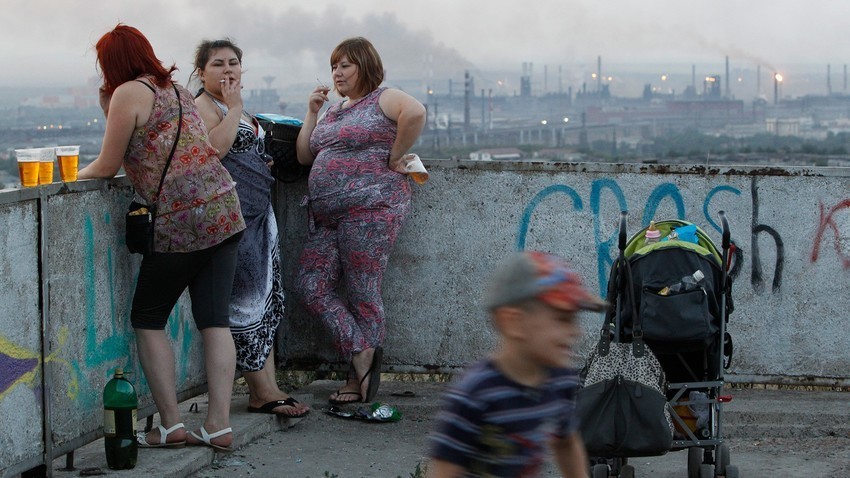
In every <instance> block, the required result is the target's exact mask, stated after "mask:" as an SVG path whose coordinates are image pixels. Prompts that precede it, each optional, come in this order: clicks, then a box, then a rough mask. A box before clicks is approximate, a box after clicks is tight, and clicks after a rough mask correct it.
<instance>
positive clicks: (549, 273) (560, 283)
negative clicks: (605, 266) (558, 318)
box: [484, 251, 607, 312]
mask: <svg viewBox="0 0 850 478" xmlns="http://www.w3.org/2000/svg"><path fill="white" fill-rule="evenodd" d="M526 299H537V300H540V301H542V302H544V303H546V304H548V305H550V306H551V307H554V308H556V309H559V310H565V311H569V312H577V311H579V310H594V311H600V310H605V309H606V308H607V303H606V302H605V301H604V300H602V299H601V298H600V297H598V296H596V295H595V294H593V293H591V292H590V291H588V290H587V289H585V288H584V286H583V285H582V284H581V278H579V276H578V274H577V273H576V271H574V270H573V269H572V268H571V267H570V266H569V265H568V264H567V262H566V261H565V260H564V259H562V258H561V257H558V256H556V255H554V254H548V253H545V252H538V251H524V252H519V253H516V254H514V255H512V256H511V257H509V258H508V259H507V260H506V261H505V262H504V263H502V265H500V266H499V268H498V269H496V272H495V273H494V275H493V278H492V280H491V281H490V286H489V287H488V289H487V292H486V294H485V296H484V306H485V307H486V308H487V310H493V309H495V308H497V307H502V306H505V305H511V304H516V303H518V302H521V301H523V300H526Z"/></svg>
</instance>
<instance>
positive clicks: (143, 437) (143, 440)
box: [136, 423, 186, 448]
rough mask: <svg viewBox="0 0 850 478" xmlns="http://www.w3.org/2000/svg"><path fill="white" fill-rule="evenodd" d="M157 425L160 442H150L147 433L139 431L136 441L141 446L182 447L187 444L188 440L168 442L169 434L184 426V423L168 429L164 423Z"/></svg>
mask: <svg viewBox="0 0 850 478" xmlns="http://www.w3.org/2000/svg"><path fill="white" fill-rule="evenodd" d="M156 427H157V428H158V429H159V443H148V435H147V433H145V432H139V433H138V434H137V435H136V443H138V445H139V448H181V447H184V446H186V440H183V441H174V442H170V443H169V442H168V435H169V434H171V433H174V432H175V431H177V430H179V429H181V428H183V424H182V423H178V424H176V425H174V426H173V427H171V428H169V429H167V430H166V429H165V428H164V427H163V426H162V425H157V426H156Z"/></svg>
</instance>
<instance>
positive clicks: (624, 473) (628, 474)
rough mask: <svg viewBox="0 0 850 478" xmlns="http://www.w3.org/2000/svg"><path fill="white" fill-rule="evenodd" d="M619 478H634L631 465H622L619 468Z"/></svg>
mask: <svg viewBox="0 0 850 478" xmlns="http://www.w3.org/2000/svg"><path fill="white" fill-rule="evenodd" d="M620 478H635V467H633V466H632V465H623V467H622V468H620Z"/></svg>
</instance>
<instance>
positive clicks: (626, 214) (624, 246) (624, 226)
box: [619, 211, 629, 252]
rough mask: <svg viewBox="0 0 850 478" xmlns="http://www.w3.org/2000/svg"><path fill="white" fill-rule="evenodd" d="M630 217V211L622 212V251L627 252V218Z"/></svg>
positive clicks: (620, 242)
mask: <svg viewBox="0 0 850 478" xmlns="http://www.w3.org/2000/svg"><path fill="white" fill-rule="evenodd" d="M628 215H629V212H628V211H620V241H619V246H620V251H621V252H622V251H625V250H626V241H627V238H626V216H628Z"/></svg>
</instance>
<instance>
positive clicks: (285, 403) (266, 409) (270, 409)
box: [248, 397, 310, 418]
mask: <svg viewBox="0 0 850 478" xmlns="http://www.w3.org/2000/svg"><path fill="white" fill-rule="evenodd" d="M298 403H300V402H299V401H298V400H296V399H294V398H293V397H289V398H287V399H286V400H274V401H271V402H267V403H264V404H263V406H261V407H252V406H250V405H249V406H248V412H250V413H268V414H269V415H279V416H281V417H284V418H301V417H304V416H306V415H307V414H308V413H310V410H306V411H303V412H301V413H298V414H295V415H290V414H287V413H282V412H275V411H274V409H275V408H277V407H292V408H295V405H297V404H298Z"/></svg>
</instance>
